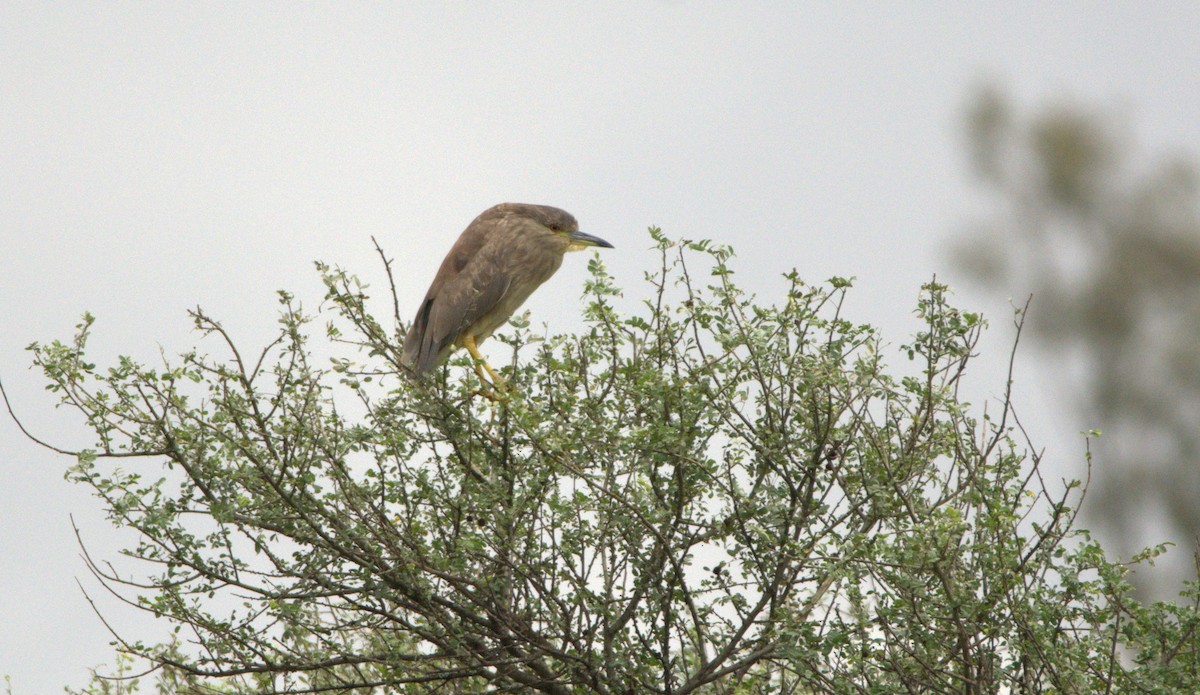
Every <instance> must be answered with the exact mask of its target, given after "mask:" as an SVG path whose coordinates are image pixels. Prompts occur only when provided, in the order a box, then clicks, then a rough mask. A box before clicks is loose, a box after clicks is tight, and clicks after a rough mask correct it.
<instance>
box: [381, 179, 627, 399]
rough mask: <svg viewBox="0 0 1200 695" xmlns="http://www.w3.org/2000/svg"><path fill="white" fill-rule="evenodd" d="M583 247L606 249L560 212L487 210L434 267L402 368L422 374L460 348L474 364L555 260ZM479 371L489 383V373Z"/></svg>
mask: <svg viewBox="0 0 1200 695" xmlns="http://www.w3.org/2000/svg"><path fill="white" fill-rule="evenodd" d="M589 246H601V247H606V248H612V244H609V243H608V242H607V241H604V240H603V239H600V238H597V237H594V236H591V235H589V234H584V233H582V232H580V231H579V224H578V223H577V222H576V221H575V218H574V217H572V216H571V215H570V213H568V212H566V211H564V210H560V209H558V208H553V207H549V206H546V205H526V204H523V203H501V204H500V205H496V206H494V207H491V208H488V209H487V210H485V211H484V212H483V213H482V214H480V215H479V217H476V218H475V220H474V221H473V222H471V224H469V225H467V228H466V229H465V230H464V231H463V233H462V235H461V236H459V237H458V241H456V242H455V243H454V246H453V247H451V249H450V253H448V254H447V255H446V258H445V260H443V261H442V265H441V267H440V268H438V272H437V275H435V276H434V278H433V283H432V284H431V285H430V286H429V291H428V292H427V293H426V294H425V299H424V300H422V302H421V306H420V308H419V309H418V310H417V315H416V317H415V318H414V319H413V323H412V326H411V327H410V328H409V331H408V335H407V336H405V338H404V354H403V358H402V360H403V363H404V365H405V366H406V367H408V368H409V369H410V370H412V372H413V373H414V374H415V375H417V376H421V375H424V374H426V373H428V372H429V371H430V370H432V369H433V368H434V367H436V366H438V365H439V364H441V363H443V362H444V361H445V360H446V358H447V357H448V356H449V355H450V353H451V352H452V351H453V350H454V349H455V348H456V347H460V346H461V347H466V348H467V350H468V351H470V352H471V353H472V356H473V357H475V358H476V359H482V358H480V357H479V355H478V353H477V351H476V349H475V347H476V346H477V345H478V344H479V343H481V342H483V341H484V340H486V339H487V338H488V337H489V336H490V335H491V334H492V332H493V331H495V330H496V329H497V328H499V327H500V326H502V325H504V322H505V321H507V320H508V318H509V317H510V316H512V314H513V312H515V311H516V310H517V308H518V307H520V306H521V305H522V304H523V303H524V302H525V300H526V299H528V298H529V295H530V294H532V293H533V291H534V290H536V289H537V288H538V287H539V286H540V285H541V284H542V283H543V282H545V281H546V280H548V279H550V276H551V275H553V274H554V271H556V270H558V267H559V266H560V265H561V264H562V258H563V254H565V253H566V252H567V251H575V250H580V249H583V248H586V247H589ZM485 367H486V368H487V369H488V372H489V373H490V374H491V375H492V376H493V381H495V379H496V374H495V372H493V371H492V370H491V368H490V367H487V366H486V363H485ZM481 376H482V373H481Z"/></svg>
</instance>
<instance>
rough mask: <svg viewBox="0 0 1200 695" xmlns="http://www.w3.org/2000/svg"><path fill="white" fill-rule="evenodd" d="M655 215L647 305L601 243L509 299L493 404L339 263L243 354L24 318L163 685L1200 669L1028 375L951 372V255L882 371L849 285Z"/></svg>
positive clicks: (1111, 678)
mask: <svg viewBox="0 0 1200 695" xmlns="http://www.w3.org/2000/svg"><path fill="white" fill-rule="evenodd" d="M651 233H652V235H653V239H654V242H655V244H656V248H657V249H658V251H659V252H660V254H661V265H660V266H659V267H658V268H657V269H656V270H655V271H653V272H650V273H647V275H646V280H647V282H648V284H649V286H650V288H651V289H652V291H651V293H650V298H649V299H648V300H647V301H645V302H644V303H643V304H641V305H639V306H638V307H637V309H636V310H634V311H629V312H621V311H619V310H618V308H617V306H618V305H619V304H620V303H621V302H619V301H618V296H619V295H620V291H619V290H618V289H617V288H616V287H615V286H614V284H613V279H612V278H611V277H610V276H609V275H608V273H607V272H606V270H605V268H604V266H603V265H602V264H601V262H600V261H599V259H598V258H596V259H594V260H591V261H590V262H589V272H590V279H589V280H588V282H587V284H586V289H585V299H586V309H585V311H584V319H585V321H586V327H585V329H584V330H583V331H582V332H581V333H580V334H578V335H557V336H552V337H540V336H538V335H536V334H535V333H534V332H532V331H531V330H530V329H529V327H528V321H527V319H520V318H519V319H518V320H516V321H514V322H513V330H512V332H511V333H510V334H509V335H508V336H507V337H505V338H502V340H503V341H504V342H505V343H506V344H507V345H508V346H509V347H510V348H511V354H512V360H511V365H510V367H509V368H508V371H509V376H510V377H511V379H512V381H513V382H514V383H515V384H518V385H519V391H518V392H517V393H516V394H514V395H513V396H512V397H511V398H509V399H508V400H506V401H503V402H501V403H495V404H494V403H491V402H489V401H485V400H483V399H478V398H472V391H473V389H474V388H475V382H474V381H473V379H474V377H473V376H472V372H471V370H470V369H469V368H468V365H469V363H468V362H467V361H466V359H465V358H456V359H455V360H453V361H452V363H451V365H450V366H449V367H448V368H446V369H445V370H442V371H441V372H440V373H439V374H438V376H437V377H436V378H434V379H432V380H429V381H427V382H413V381H411V380H409V379H408V378H406V377H405V376H404V375H403V374H402V370H401V369H400V367H399V350H400V347H399V346H400V343H401V340H400V336H401V335H402V325H401V322H400V320H399V316H398V315H397V316H395V317H393V318H392V319H390V320H389V322H393V323H394V325H393V326H390V327H385V323H384V322H383V321H381V320H380V319H377V318H376V317H375V316H374V315H373V314H372V312H371V310H370V306H369V305H370V302H369V301H368V298H367V296H366V294H365V290H366V288H365V287H364V286H363V285H362V284H360V283H359V282H358V281H357V280H356V279H355V278H354V277H352V276H350V275H348V274H346V273H345V272H343V271H341V270H336V269H331V268H328V267H325V266H321V268H320V269H321V272H322V274H323V277H324V278H325V282H326V286H327V288H328V295H327V297H326V303H325V305H324V307H323V309H322V311H321V312H318V313H317V314H308V313H306V312H305V311H304V310H303V309H302V308H301V307H300V305H299V304H298V303H297V302H296V301H295V300H294V299H293V298H292V297H291V296H289V295H287V294H281V297H280V302H281V307H282V311H281V317H280V327H279V332H278V337H277V338H276V339H275V340H274V342H272V343H271V344H270V345H269V346H268V347H267V348H266V349H264V350H262V351H261V352H259V353H257V354H254V355H250V354H248V353H246V352H245V351H244V350H243V349H242V348H241V347H239V346H237V345H235V344H234V341H233V340H232V339H231V338H230V337H229V335H228V334H227V333H226V332H225V330H224V329H223V328H222V326H221V325H220V323H218V322H217V321H216V320H214V319H213V318H211V317H209V316H207V315H206V314H204V313H203V312H201V311H199V310H197V311H196V312H195V313H194V319H195V322H196V325H197V327H198V329H199V330H200V331H201V332H202V333H203V334H204V335H205V336H207V338H208V339H211V340H215V341H216V344H217V352H218V354H219V355H220V356H219V357H213V356H209V355H206V354H203V353H201V352H198V351H197V352H189V353H187V354H185V355H183V356H181V358H179V359H178V360H176V361H173V362H170V363H166V364H164V365H162V366H160V367H156V368H152V367H148V366H145V365H141V364H137V363H135V362H134V361H132V360H129V359H122V360H120V361H119V362H118V364H117V365H116V366H114V367H111V368H109V369H100V368H98V367H96V366H95V365H93V364H91V363H89V362H88V360H87V358H86V355H85V346H86V341H87V337H88V331H89V328H90V326H91V323H92V320H91V318H90V317H87V318H85V320H84V322H83V323H82V324H81V325H80V327H79V332H78V334H77V335H76V337H75V338H74V340H72V341H70V342H68V343H60V342H55V343H51V344H48V345H34V346H33V347H32V349H33V351H34V354H35V356H36V362H37V364H38V365H40V366H41V368H42V369H44V370H45V373H46V375H47V376H48V377H49V380H50V388H51V389H53V390H54V391H56V392H57V393H58V394H59V395H60V396H61V398H62V401H63V403H65V404H67V405H69V406H72V407H74V408H77V409H78V410H79V411H80V412H81V413H82V414H83V415H84V417H85V418H86V419H87V422H88V423H89V425H90V426H91V427H92V428H93V429H94V430H95V432H96V434H97V445H96V448H95V449H92V450H89V451H84V452H79V453H78V456H77V462H76V463H75V465H74V466H73V467H72V468H71V469H70V471H69V473H68V475H69V477H70V479H71V480H74V481H77V482H79V483H82V484H85V485H90V486H92V487H93V488H94V489H95V491H96V493H97V494H98V495H99V496H100V497H101V498H102V500H103V502H104V504H105V505H106V507H107V509H108V510H109V514H110V516H111V518H112V521H113V522H114V523H115V524H117V525H118V526H122V527H129V528H132V529H136V531H137V532H138V534H139V537H140V542H139V543H138V544H137V545H136V546H135V547H132V548H130V549H129V550H128V553H129V555H130V556H131V557H132V558H135V559H137V560H138V561H140V563H141V566H142V567H143V572H142V573H141V576H137V577H128V576H119V575H118V574H117V573H116V571H115V570H112V569H111V568H110V566H108V565H107V564H104V563H101V562H95V561H90V563H91V569H92V571H93V572H94V573H95V574H96V576H97V577H98V578H99V579H100V581H101V582H102V583H103V584H104V585H105V586H107V587H108V588H110V589H111V590H113V591H115V592H118V593H119V594H121V595H123V596H125V597H127V599H128V600H129V601H130V602H131V603H133V604H134V605H136V606H138V607H139V608H141V609H143V610H146V611H149V612H151V613H153V614H154V615H156V616H159V617H161V618H162V619H163V620H165V621H166V622H167V624H169V625H171V626H173V629H174V634H175V637H174V639H173V640H172V641H170V642H169V643H167V644H155V643H153V642H146V641H141V640H138V639H133V638H127V637H124V636H122V637H118V642H117V645H118V649H119V650H120V651H121V652H122V653H123V654H127V655H132V656H136V657H139V658H140V659H145V660H146V661H148V662H149V663H150V664H151V665H152V666H160V667H162V668H163V669H164V671H163V673H164V676H163V679H162V680H161V681H160V682H159V684H158V689H159V692H172V693H174V692H224V693H251V692H253V693H261V692H324V691H337V692H356V693H368V692H378V693H382V692H388V693H406V692H434V691H436V692H456V693H493V692H544V693H583V692H595V693H654V692H658V693H678V694H682V693H690V692H702V693H789V692H792V693H809V692H846V693H850V692H872V693H887V692H912V691H921V692H955V693H963V692H969V693H970V692H973V693H982V692H997V691H999V690H1008V691H1023V692H1033V691H1039V692H1040V691H1044V690H1052V691H1057V692H1091V691H1101V690H1105V689H1116V690H1119V691H1127V690H1130V689H1138V688H1141V689H1161V688H1167V689H1169V688H1173V687H1183V688H1184V689H1185V690H1191V689H1194V686H1195V685H1196V684H1197V683H1200V677H1198V674H1197V669H1198V667H1200V652H1198V651H1197V648H1196V647H1197V637H1196V630H1195V627H1196V625H1197V620H1198V613H1197V609H1196V606H1195V604H1190V605H1189V606H1188V607H1179V606H1175V607H1171V608H1164V607H1143V606H1140V605H1139V604H1137V603H1136V602H1134V601H1132V600H1131V599H1130V598H1129V597H1128V596H1127V595H1126V594H1127V588H1128V587H1127V585H1126V583H1125V578H1124V575H1125V567H1123V566H1119V565H1114V564H1111V563H1109V562H1108V561H1107V560H1106V559H1105V557H1104V555H1103V553H1102V551H1101V549H1100V548H1099V547H1098V546H1097V545H1096V543H1094V542H1093V541H1092V540H1091V539H1090V538H1089V537H1088V536H1087V534H1086V533H1085V532H1083V531H1079V530H1076V529H1075V528H1074V527H1073V522H1074V519H1075V510H1074V509H1073V507H1072V502H1071V500H1072V499H1073V498H1078V497H1079V495H1078V491H1079V487H1078V485H1077V484H1074V483H1072V484H1069V485H1065V486H1061V488H1060V487H1058V486H1053V485H1048V484H1047V483H1046V482H1045V481H1044V480H1043V479H1042V477H1041V474H1040V470H1039V465H1040V461H1039V459H1038V458H1037V457H1036V456H1033V457H1030V456H1027V455H1026V454H1025V453H1024V450H1025V449H1026V448H1027V445H1026V444H1025V443H1024V441H1023V439H1022V435H1021V432H1020V429H1019V426H1018V425H1017V422H1016V419H1015V417H1014V415H1013V411H1012V407H1011V403H1010V401H1009V399H1008V397H1007V396H1006V397H1005V398H1004V399H1003V401H1002V402H1000V403H999V404H998V405H995V406H993V407H990V408H983V409H979V408H975V407H973V406H971V405H970V404H968V403H964V402H961V401H960V400H959V399H958V397H957V393H958V385H959V383H960V381H961V379H962V378H963V375H964V373H965V370H966V367H967V365H968V364H969V362H970V360H971V358H972V350H973V348H974V345H975V342H976V339H977V337H978V335H979V332H980V330H981V329H982V327H983V322H982V321H981V319H980V317H979V316H978V315H975V314H971V313H967V312H962V311H959V310H957V309H955V308H953V307H952V306H950V305H949V304H948V302H947V289H946V288H945V287H944V286H941V285H938V284H936V283H930V284H928V285H926V286H925V287H924V288H923V290H922V293H921V295H920V298H919V301H918V305H917V316H918V318H919V321H920V323H921V328H920V330H919V331H918V332H917V333H916V335H915V336H914V338H913V339H912V340H911V341H910V342H908V343H907V344H905V345H903V346H902V347H901V350H900V355H899V356H900V358H901V360H902V361H901V365H902V367H903V369H904V370H905V372H904V373H901V374H892V373H889V370H888V369H887V365H886V364H885V350H884V346H883V344H882V342H881V340H880V337H879V336H878V335H877V333H876V332H875V331H874V329H872V328H871V327H869V326H864V325H860V324H856V323H854V322H852V321H850V320H849V319H847V318H846V317H845V316H844V315H843V311H842V307H843V300H844V299H845V297H846V294H847V292H848V291H849V289H850V282H848V281H846V280H842V279H834V280H831V281H830V282H829V283H828V284H827V285H826V286H823V287H814V286H809V285H806V284H805V283H803V282H802V281H801V280H800V279H799V278H798V277H797V276H796V275H795V274H794V273H792V274H789V275H787V276H786V283H787V284H786V291H785V292H784V293H783V295H782V297H781V299H780V301H779V303H777V304H766V303H762V302H759V301H757V300H756V298H754V297H751V296H747V295H746V294H745V293H744V292H743V291H742V290H740V289H739V288H738V286H737V285H736V284H735V275H734V271H733V269H732V267H731V266H730V265H729V259H730V257H731V252H730V250H729V249H728V248H725V247H721V246H718V245H714V244H710V243H708V242H681V243H676V242H673V241H671V240H669V239H667V238H666V237H664V236H663V235H662V234H661V233H660V232H659V231H658V230H651ZM699 272H703V273H704V275H703V276H701V275H698V273H699ZM701 278H702V279H701ZM392 294H393V296H392V299H393V306H396V305H397V304H398V303H396V302H395V301H394V300H395V296H394V294H395V293H394V291H393V293H392ZM319 318H323V319H325V320H326V323H325V324H323V328H324V331H323V339H322V340H314V339H313V338H312V337H311V334H312V333H313V332H314V330H315V329H317V328H319V327H320V326H321V324H318V323H317V321H318V319H319ZM1019 319H1020V316H1018V320H1019ZM320 351H324V352H332V353H334V354H333V356H332V359H331V361H328V360H329V356H328V355H327V356H326V357H325V358H318V357H317V353H318V352H320ZM325 364H328V365H331V366H323V365H325ZM1189 591H1190V592H1191V593H1189V594H1188V596H1189V597H1192V598H1196V597H1197V596H1200V594H1197V593H1196V591H1195V587H1193V588H1192V589H1190V590H1189ZM1124 655H1128V656H1127V658H1126V657H1125V656H1124ZM1189 684H1190V686H1192V687H1186V686H1187V685H1189ZM89 692H105V691H103V690H99V689H93V690H90V691H89Z"/></svg>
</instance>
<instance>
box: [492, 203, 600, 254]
mask: <svg viewBox="0 0 1200 695" xmlns="http://www.w3.org/2000/svg"><path fill="white" fill-rule="evenodd" d="M497 207H501V206H497ZM502 207H506V208H508V209H509V213H510V214H512V215H516V216H518V217H520V218H523V219H522V221H523V222H525V223H526V224H524V225H522V226H523V227H524V228H525V233H527V234H534V235H537V236H539V237H542V238H543V240H545V241H547V242H549V243H550V244H551V245H553V246H555V247H557V248H558V249H559V250H560V251H561V252H567V251H582V250H583V249H586V248H588V247H591V246H598V247H601V248H606V249H611V248H612V247H613V245H612V244H610V243H608V242H607V241H605V240H603V239H601V238H600V237H598V236H592V235H591V234H587V233H585V232H581V231H579V223H578V222H576V221H575V218H574V216H572V215H571V213H569V212H567V211H566V210H560V209H558V208H555V207H550V206H549V205H525V204H520V203H505V204H504V205H503V206H502Z"/></svg>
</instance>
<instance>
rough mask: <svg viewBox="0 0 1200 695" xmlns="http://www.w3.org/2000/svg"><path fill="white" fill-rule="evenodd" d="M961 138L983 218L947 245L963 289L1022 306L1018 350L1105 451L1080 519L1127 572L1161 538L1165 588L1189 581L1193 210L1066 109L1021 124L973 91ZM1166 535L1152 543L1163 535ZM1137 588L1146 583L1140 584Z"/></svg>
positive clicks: (1086, 116) (1197, 243)
mask: <svg viewBox="0 0 1200 695" xmlns="http://www.w3.org/2000/svg"><path fill="white" fill-rule="evenodd" d="M967 128H968V132H969V137H970V147H971V153H972V161H973V164H974V171H975V173H976V175H977V177H978V179H979V181H980V182H981V183H983V184H984V185H985V186H986V187H987V189H988V190H989V191H991V193H992V194H993V197H994V201H995V203H996V207H997V210H996V211H995V212H994V214H992V215H991V217H990V218H989V219H987V220H985V221H984V222H982V223H981V224H979V225H978V226H977V228H976V229H975V230H974V231H973V233H971V234H969V235H968V236H967V237H965V238H964V239H962V240H961V241H960V242H958V243H957V246H956V256H957V258H958V259H959V260H960V261H961V264H962V265H963V266H964V267H965V268H966V269H968V270H969V271H970V272H971V273H972V275H973V276H974V277H975V278H977V279H978V280H980V281H981V282H982V283H984V284H986V285H987V286H989V287H992V288H995V289H998V290H1002V291H1004V292H1005V293H1006V295H1007V296H1009V297H1012V296H1021V295H1025V294H1028V293H1029V292H1032V293H1033V297H1034V301H1033V304H1032V307H1033V308H1032V311H1031V312H1030V318H1029V321H1030V328H1031V331H1030V335H1031V336H1032V337H1033V338H1035V339H1036V340H1037V341H1040V342H1041V343H1042V344H1043V345H1044V346H1046V347H1049V348H1051V350H1052V354H1053V357H1052V358H1051V359H1053V360H1055V361H1057V364H1056V365H1055V367H1056V372H1057V373H1058V374H1061V375H1063V377H1064V383H1063V384H1061V386H1062V387H1063V388H1064V390H1066V391H1067V392H1068V393H1069V394H1070V396H1071V398H1072V399H1073V400H1074V402H1075V403H1077V404H1078V410H1079V413H1080V415H1081V417H1082V418H1083V420H1084V421H1085V422H1086V425H1085V426H1086V427H1089V428H1090V427H1096V428H1099V429H1101V430H1103V432H1104V436H1103V437H1102V438H1101V439H1100V440H1098V441H1097V443H1096V444H1095V445H1094V447H1093V452H1094V454H1095V461H1096V467H1095V469H1094V480H1093V485H1092V486H1091V491H1090V492H1089V495H1090V497H1089V504H1088V505H1087V507H1086V508H1085V514H1086V517H1085V520H1086V521H1087V522H1088V523H1089V525H1094V526H1096V527H1097V528H1098V530H1099V531H1101V532H1102V533H1104V534H1105V535H1106V537H1108V538H1110V539H1111V540H1112V541H1113V542H1114V543H1115V545H1116V547H1117V548H1118V549H1119V551H1120V552H1121V553H1122V554H1123V555H1125V556H1126V557H1128V556H1129V555H1131V554H1133V553H1134V552H1136V551H1137V549H1138V548H1140V547H1143V546H1145V545H1147V544H1150V543H1154V542H1158V541H1161V540H1163V538H1164V537H1168V538H1170V539H1171V540H1172V541H1174V542H1175V543H1176V544H1177V545H1179V546H1180V547H1181V548H1182V551H1176V552H1174V553H1172V554H1170V556H1169V558H1168V561H1166V562H1164V564H1165V565H1166V566H1168V567H1170V568H1171V571H1170V572H1169V573H1168V574H1169V576H1162V577H1161V578H1160V579H1161V581H1159V580H1156V578H1155V576H1153V575H1158V574H1161V573H1158V572H1155V573H1151V574H1146V573H1143V575H1142V578H1141V579H1140V580H1139V585H1140V586H1141V587H1142V588H1145V589H1149V588H1151V586H1152V584H1156V585H1157V586H1158V588H1159V589H1160V590H1161V589H1164V588H1165V587H1167V586H1173V585H1174V584H1175V582H1176V581H1178V580H1179V579H1180V578H1186V577H1187V576H1194V574H1195V572H1196V569H1195V565H1194V563H1193V558H1192V552H1191V551H1192V549H1193V547H1194V545H1195V543H1196V539H1197V536H1198V535H1200V204H1198V203H1200V197H1198V196H1197V180H1198V179H1197V173H1196V170H1195V168H1194V167H1193V166H1191V165H1189V164H1187V163H1185V162H1183V161H1179V160H1175V161H1168V162H1165V163H1160V164H1159V165H1157V166H1156V167H1154V168H1152V169H1151V170H1149V171H1138V170H1136V169H1135V166H1134V163H1133V161H1132V160H1133V158H1132V157H1131V156H1130V154H1129V152H1128V149H1129V148H1128V146H1127V141H1128V138H1127V137H1124V136H1122V135H1121V134H1120V131H1119V130H1118V129H1117V128H1116V127H1115V126H1114V124H1113V123H1112V119H1109V118H1105V117H1103V116H1101V115H1097V114H1095V113H1088V112H1086V111H1084V110H1083V109H1080V108H1078V107H1073V106H1057V107H1051V108H1047V109H1045V110H1043V111H1041V112H1040V113H1038V114H1036V115H1034V116H1032V117H1028V118H1025V117H1019V116H1017V115H1016V114H1014V113H1013V109H1012V107H1011V105H1010V103H1009V101H1008V99H1007V98H1006V97H1005V96H1004V95H1003V94H1002V93H1000V92H999V91H996V90H995V89H984V90H981V91H980V93H979V94H977V95H976V97H975V98H974V100H973V102H972V103H971V105H970V107H969V111H968V117H967ZM1164 534H1165V535H1164ZM1151 580H1154V581H1153V582H1152V581H1151Z"/></svg>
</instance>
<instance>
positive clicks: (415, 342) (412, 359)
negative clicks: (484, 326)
mask: <svg viewBox="0 0 1200 695" xmlns="http://www.w3.org/2000/svg"><path fill="white" fill-rule="evenodd" d="M485 241H486V235H485V234H483V233H481V232H479V231H477V230H474V229H472V228H470V227H468V228H467V230H466V231H465V232H463V234H462V236H460V237H459V239H458V241H457V242H455V244H454V247H453V248H451V249H450V253H449V254H447V255H446V259H445V260H444V261H442V266H441V268H439V269H438V273H437V276H436V277H435V278H434V280H433V284H432V285H431V286H430V287H429V292H428V293H426V295H425V300H424V301H423V302H422V303H421V308H420V310H419V311H418V312H417V316H416V318H415V319H414V320H413V325H412V327H411V328H410V329H409V331H408V335H407V336H406V337H405V339H404V362H405V363H406V364H407V365H408V366H409V367H410V368H411V369H412V370H413V372H414V373H416V374H417V375H421V374H424V373H426V372H428V371H429V370H430V369H432V368H433V367H434V366H436V365H437V363H438V358H439V357H440V356H441V353H442V350H443V349H445V348H447V347H449V346H450V345H451V344H452V343H453V342H454V341H455V339H457V338H458V336H459V334H460V333H461V332H462V331H463V329H465V328H467V327H468V326H470V325H471V324H473V323H474V322H475V321H477V320H479V319H480V318H481V317H483V316H484V314H486V313H487V312H488V311H490V310H491V309H492V308H493V307H495V306H496V305H497V304H499V303H500V300H501V298H503V297H504V293H505V292H507V291H508V286H509V282H510V278H509V276H508V273H507V272H505V271H504V270H503V269H502V268H499V267H495V266H494V265H493V264H490V263H487V262H486V260H484V256H486V253H484V252H483V247H484V242H485Z"/></svg>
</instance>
